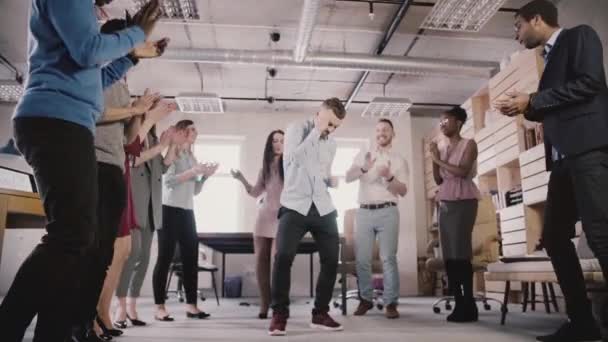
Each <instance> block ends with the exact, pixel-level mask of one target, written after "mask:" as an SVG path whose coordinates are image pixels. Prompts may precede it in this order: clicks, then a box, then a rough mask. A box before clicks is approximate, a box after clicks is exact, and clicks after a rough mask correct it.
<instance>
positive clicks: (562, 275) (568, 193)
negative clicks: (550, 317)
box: [494, 0, 608, 341]
mask: <svg viewBox="0 0 608 342" xmlns="http://www.w3.org/2000/svg"><path fill="white" fill-rule="evenodd" d="M557 16H558V15H557V8H556V7H555V5H554V4H552V3H551V2H549V1H548V0H534V1H532V2H530V3H528V4H527V5H525V6H524V7H522V8H521V9H520V10H519V11H518V13H517V14H516V16H515V30H516V32H517V40H518V41H519V42H520V43H521V44H523V45H525V47H526V48H528V49H534V48H537V47H542V50H541V55H542V56H543V58H544V60H545V70H544V72H543V75H542V77H541V80H540V84H539V87H538V92H536V93H534V94H525V93H521V92H517V91H514V92H510V93H508V94H507V97H506V98H504V99H502V100H500V101H497V102H496V103H495V104H494V106H495V107H496V108H497V109H498V110H499V111H500V112H502V113H503V114H505V115H508V116H514V115H518V114H521V113H523V114H524V115H525V117H526V119H528V120H531V121H537V122H542V123H543V128H544V135H545V156H546V162H547V169H548V170H550V171H551V177H550V180H549V190H548V194H547V203H546V207H545V222H544V227H543V233H542V237H541V244H542V246H543V247H545V248H546V250H547V253H548V255H549V256H550V257H551V262H552V264H553V268H554V269H555V273H556V275H557V279H558V281H559V284H560V287H561V288H562V292H563V293H564V298H565V300H566V310H567V313H568V317H569V322H567V323H565V324H564V325H562V326H561V327H560V328H559V330H558V331H557V332H555V333H553V334H551V335H546V336H539V337H538V338H537V340H539V341H594V340H599V339H601V336H600V332H599V329H598V327H597V324H596V322H595V320H594V319H593V316H592V312H591V305H590V302H589V300H588V299H587V293H586V287H585V282H584V279H583V273H582V270H581V265H580V262H579V260H578V257H577V254H576V250H575V248H574V244H573V243H572V241H571V240H570V239H571V238H573V237H574V235H575V228H574V225H575V223H576V221H577V220H578V219H581V220H582V224H583V230H584V232H585V234H586V236H587V238H588V241H589V247H591V250H592V251H593V253H594V254H595V256H596V257H597V259H598V260H599V263H600V266H601V268H602V271H603V274H604V278H605V279H608V277H607V275H608V273H607V271H608V88H607V87H606V76H605V73H604V66H603V54H602V43H601V41H600V39H599V37H598V35H597V33H596V32H595V31H594V30H593V29H592V28H591V27H589V26H586V25H582V26H577V27H574V28H571V29H561V28H560V27H559V25H558V22H557Z"/></svg>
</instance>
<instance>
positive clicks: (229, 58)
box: [161, 48, 498, 78]
mask: <svg viewBox="0 0 608 342" xmlns="http://www.w3.org/2000/svg"><path fill="white" fill-rule="evenodd" d="M161 58H163V59H165V60H169V61H174V62H189V63H227V64H259V65H264V66H272V67H299V68H311V69H312V68H315V69H339V70H359V71H366V70H369V71H375V72H386V73H397V74H410V75H420V76H446V75H448V76H457V77H458V76H460V77H472V78H489V77H490V76H492V75H493V73H494V72H495V70H497V68H498V63H496V62H480V61H457V60H449V59H429V58H417V57H402V56H370V55H367V54H355V53H323V52H319V53H311V54H309V55H308V56H307V57H306V59H305V60H304V62H302V63H297V62H296V61H295V60H294V58H293V53H292V52H291V51H288V50H275V51H271V50H236V49H234V50H230V49H179V48H174V49H168V50H167V51H166V52H165V54H164V55H163V57H161Z"/></svg>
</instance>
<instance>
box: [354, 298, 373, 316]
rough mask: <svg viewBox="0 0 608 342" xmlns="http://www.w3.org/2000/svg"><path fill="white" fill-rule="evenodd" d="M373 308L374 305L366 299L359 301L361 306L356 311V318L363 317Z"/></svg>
mask: <svg viewBox="0 0 608 342" xmlns="http://www.w3.org/2000/svg"><path fill="white" fill-rule="evenodd" d="M373 307H374V303H372V302H370V301H367V300H365V299H361V301H359V306H358V307H357V310H355V316H363V315H365V314H366V313H367V312H368V311H369V310H371V309H372V308H373Z"/></svg>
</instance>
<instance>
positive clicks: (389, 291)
mask: <svg viewBox="0 0 608 342" xmlns="http://www.w3.org/2000/svg"><path fill="white" fill-rule="evenodd" d="M355 225H356V228H355V254H356V258H357V282H358V285H359V293H360V296H361V298H363V299H364V300H367V301H371V300H372V298H373V293H374V289H373V287H372V257H373V254H372V253H373V251H374V245H375V242H376V239H377V240H378V246H379V248H380V260H381V261H382V270H383V272H384V278H383V283H384V296H383V299H384V304H385V305H388V304H397V302H398V300H399V268H398V265H397V246H398V243H399V209H397V207H388V208H382V209H374V210H370V209H359V210H357V217H356V221H355Z"/></svg>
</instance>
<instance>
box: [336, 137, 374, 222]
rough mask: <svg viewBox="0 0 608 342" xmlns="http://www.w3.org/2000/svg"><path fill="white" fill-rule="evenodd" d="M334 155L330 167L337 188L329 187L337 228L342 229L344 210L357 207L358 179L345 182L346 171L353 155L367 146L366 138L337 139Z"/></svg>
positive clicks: (351, 162)
mask: <svg viewBox="0 0 608 342" xmlns="http://www.w3.org/2000/svg"><path fill="white" fill-rule="evenodd" d="M337 143H338V148H337V149H336V157H335V158H334V162H333V164H332V168H331V174H332V176H336V177H338V178H339V184H338V188H337V189H329V193H330V194H331V198H332V200H333V202H334V205H335V206H336V210H337V211H338V230H339V231H340V233H342V232H343V231H344V227H343V226H344V212H345V211H346V210H348V209H352V208H356V207H357V196H358V194H359V181H356V182H352V183H350V184H346V172H347V171H348V169H349V168H350V166H351V165H352V164H353V161H354V160H355V157H356V156H357V154H358V153H359V151H361V149H362V148H365V147H366V146H367V140H359V139H357V140H339V139H337Z"/></svg>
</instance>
